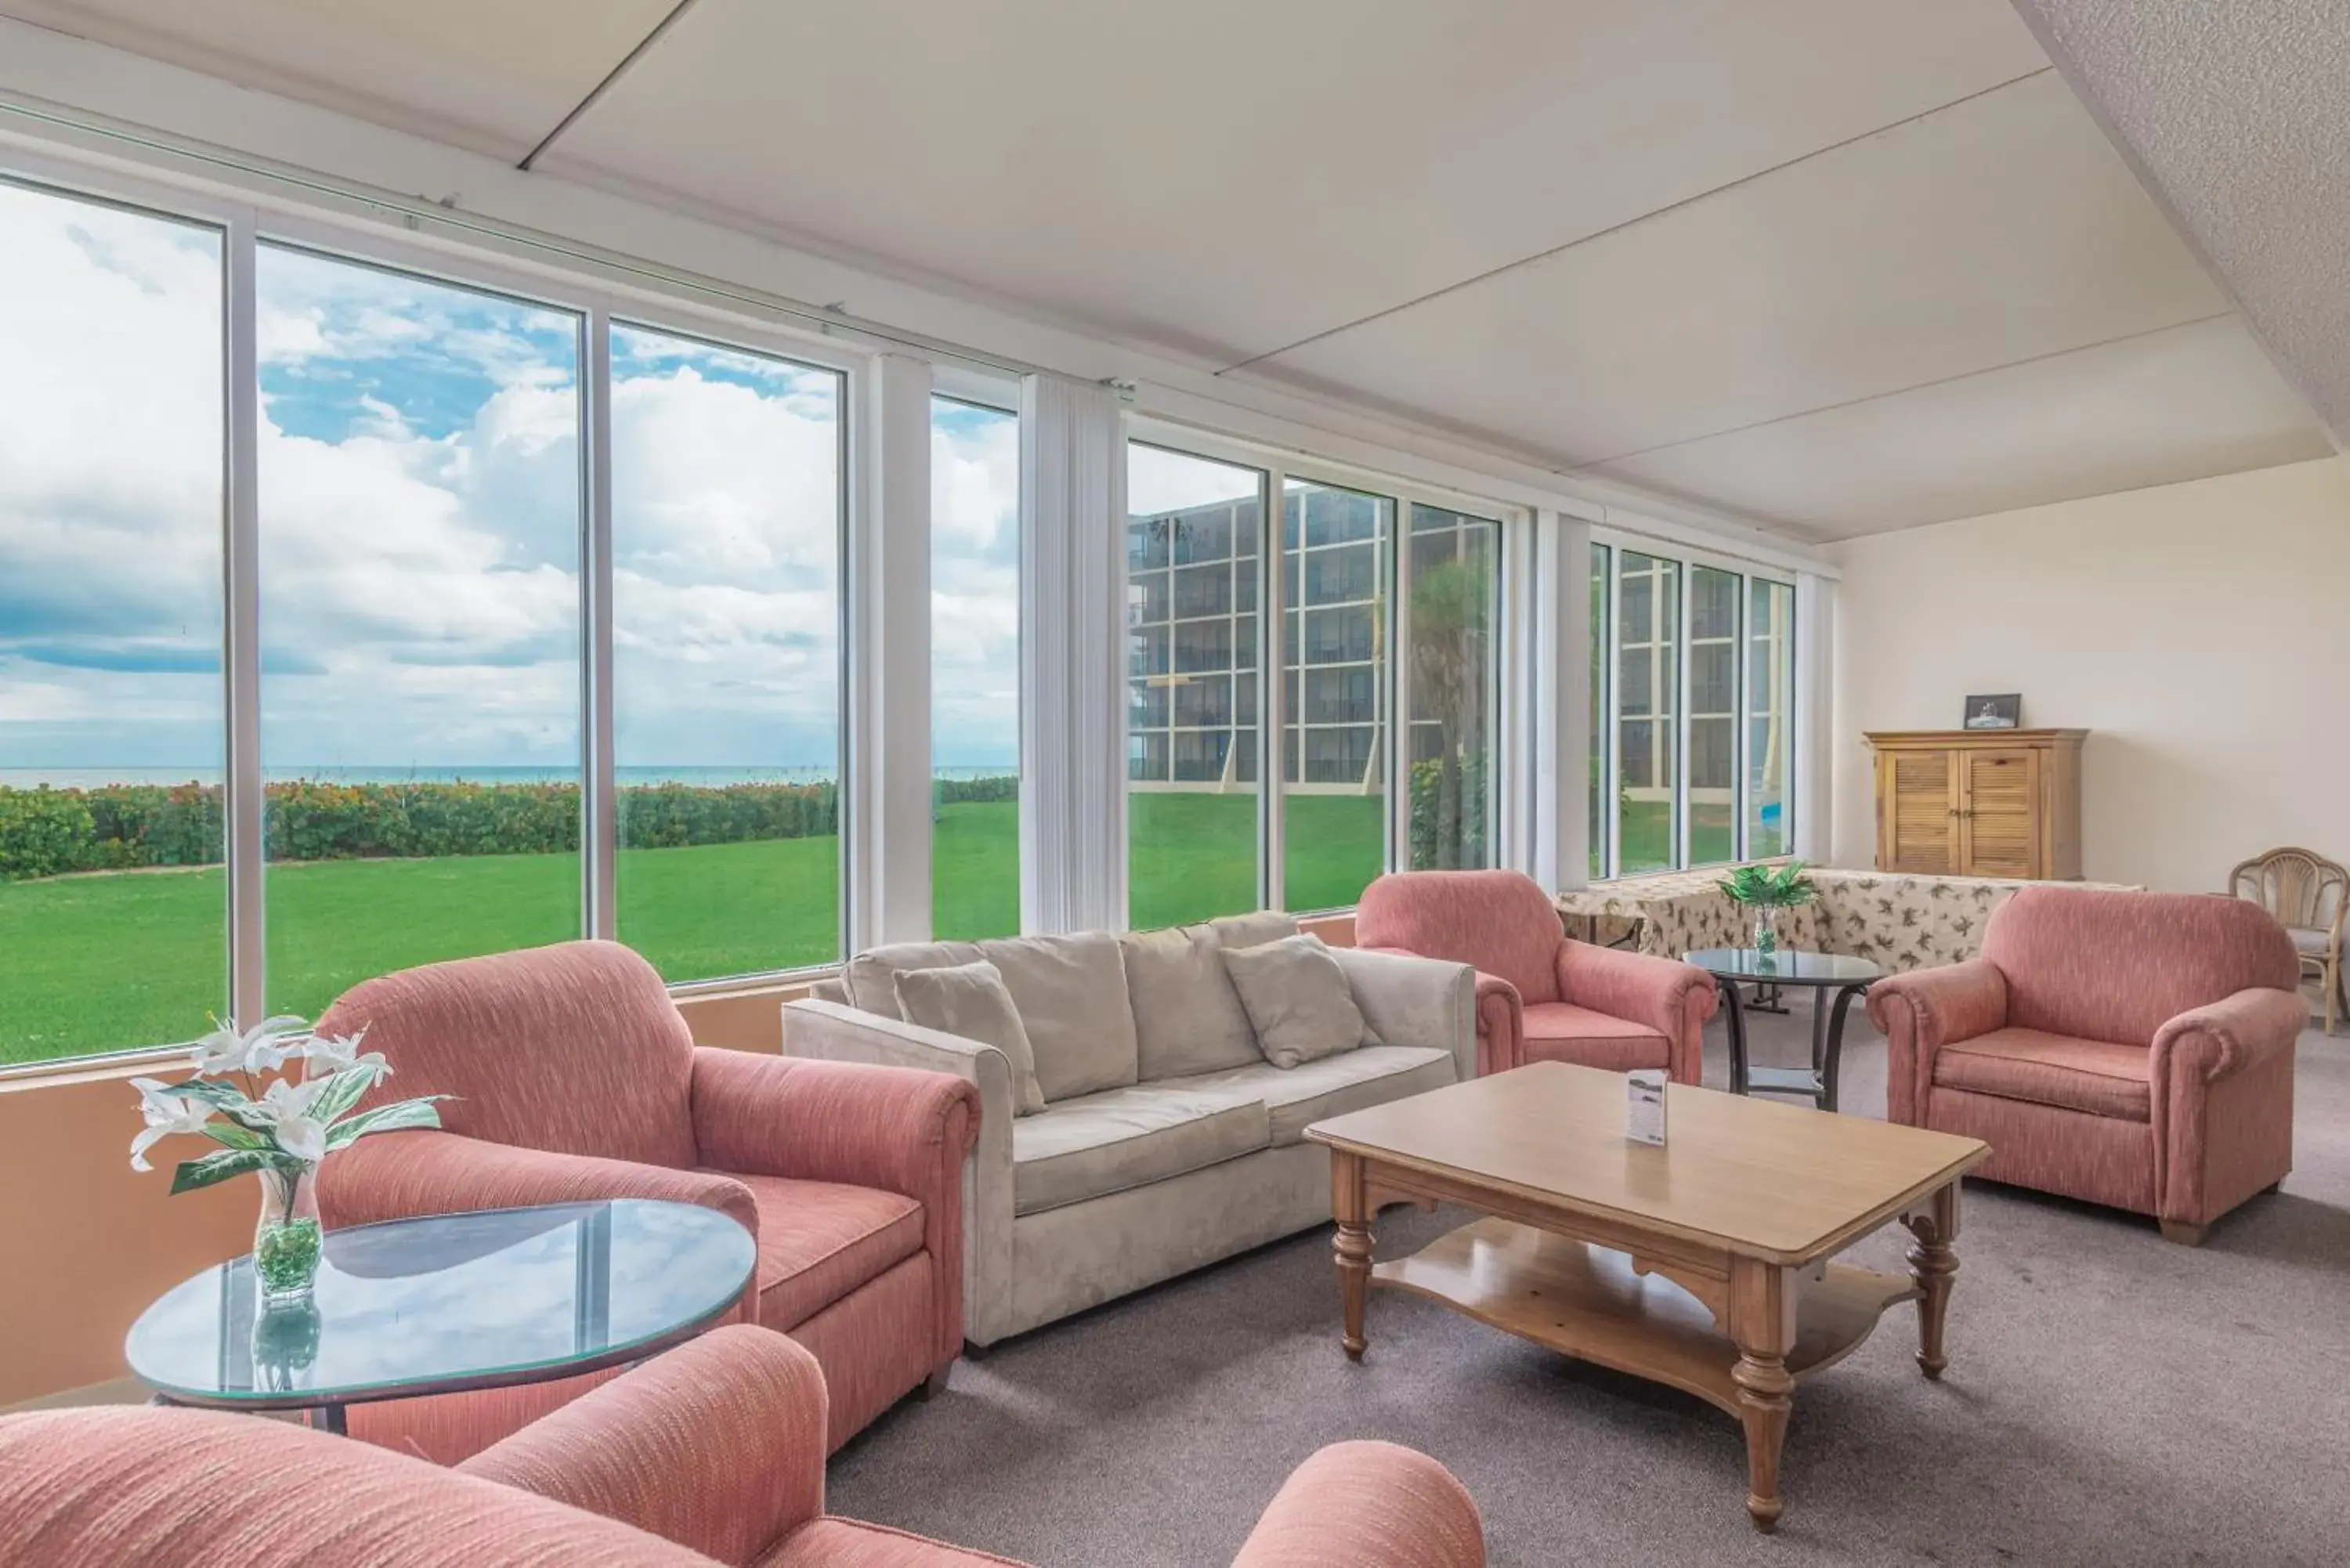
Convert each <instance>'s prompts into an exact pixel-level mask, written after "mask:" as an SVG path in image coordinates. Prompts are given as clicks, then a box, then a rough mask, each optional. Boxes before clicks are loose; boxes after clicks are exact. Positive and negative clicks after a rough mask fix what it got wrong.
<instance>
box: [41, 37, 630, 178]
mask: <svg viewBox="0 0 2350 1568" xmlns="http://www.w3.org/2000/svg"><path fill="white" fill-rule="evenodd" d="M674 4H675V0H493V3H484V0H396V3H395V0H202V3H201V4H196V3H192V0H0V15H5V16H15V17H17V18H18V19H20V20H22V21H26V22H34V23H37V24H39V25H40V26H47V27H54V28H56V29H57V30H59V31H61V32H67V33H72V34H75V35H77V36H81V37H87V38H90V39H93V40H95V41H96V42H99V43H102V44H113V45H115V46H117V47H121V48H126V49H130V50H133V51H135V52H137V53H140V54H144V55H150V56H152V57H156V58H159V59H164V60H169V61H172V63H174V64H177V65H184V66H187V67H191V68H192V69H196V70H201V71H205V72H209V73H210V74H212V75H214V76H219V77H224V78H228V79H229V80H231V81H235V82H242V83H244V85H246V86H248V87H257V88H265V89H267V90H269V91H273V92H278V93H283V94H285V95H286V96H287V97H289V98H297V99H304V100H306V101H307V102H311V103H317V104H323V105H324V106H326V107H327V108H329V109H341V110H343V111H345V112H347V113H349V114H355V115H358V116H359V117H360V118H361V119H372V120H375V121H376V122H377V123H379V124H383V125H390V126H393V127H396V128H397V129H399V130H411V131H414V132H416V133H418V134H419V135H422V136H430V137H433V138H436V139H438V140H443V141H448V142H452V143H454V144H455V145H458V146H461V147H467V148H471V149H473V151H477V152H487V153H490V154H492V155H493V156H495V157H500V158H506V159H519V158H520V157H522V155H523V154H524V153H525V152H527V151H530V149H531V148H532V147H534V146H536V145H537V143H538V140H539V139H540V138H541V137H543V136H545V135H546V133H547V132H548V131H549V130H553V129H555V127H556V124H557V123H559V122H560V121H561V120H562V119H563V117H564V116H565V115H567V114H568V113H570V112H571V109H572V106H573V105H575V104H577V102H578V101H579V100H580V99H583V98H585V97H587V94H588V93H590V92H591V91H593V90H594V89H595V87H596V84H597V83H598V82H599V81H601V80H603V79H604V77H605V74H606V73H607V72H608V71H610V70H611V68H612V67H614V66H615V65H617V64H618V63H619V61H620V60H621V59H622V58H623V57H626V56H627V54H628V52H629V50H630V49H632V48H634V47H636V46H637V44H638V42H639V40H641V39H642V38H643V37H644V36H645V35H646V34H648V33H650V32H651V31H652V30H653V28H654V27H655V26H659V25H660V19H661V18H662V17H663V16H667V15H668V14H669V11H670V8H671V5H674Z"/></svg>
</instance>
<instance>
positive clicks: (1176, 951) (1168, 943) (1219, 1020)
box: [1118, 926, 1264, 1084]
mask: <svg viewBox="0 0 2350 1568" xmlns="http://www.w3.org/2000/svg"><path fill="white" fill-rule="evenodd" d="M1118 950H1119V952H1120V954H1121V955H1122V956H1123V957H1124V959H1125V961H1126V991H1127V997H1128V1001H1129V1002H1131V1003H1132V1005H1133V1008H1134V1033H1135V1037H1136V1048H1137V1056H1138V1064H1137V1070H1138V1073H1139V1077H1140V1080H1141V1081H1142V1082H1143V1083H1146V1084H1148V1083H1155V1082H1158V1081H1159V1080H1160V1079H1163V1078H1185V1077H1190V1076H1191V1075H1193V1074H1195V1073H1213V1072H1218V1071H1221V1070H1222V1069H1223V1068H1227V1067H1245V1066H1248V1065H1250V1064H1252V1063H1261V1062H1263V1060H1264V1056H1263V1054H1262V1053H1261V1052H1259V1051H1258V1050H1257V1048H1256V1031H1255V1030H1254V1029H1253V1027H1251V1026H1250V1023H1249V1015H1248V1009H1247V1008H1245V1007H1243V1006H1242V1005H1241V993H1240V992H1237V991H1234V990H1233V989H1232V977H1231V976H1230V975H1228V974H1226V973H1225V972H1224V964H1223V959H1222V956H1221V951H1222V944H1221V943H1220V942H1219V941H1218V940H1217V937H1216V932H1215V929H1214V928H1213V927H1211V926H1183V927H1180V928H1179V929H1174V930H1168V931H1129V932H1128V933H1127V934H1126V935H1125V936H1122V937H1120V938H1119V939H1118Z"/></svg>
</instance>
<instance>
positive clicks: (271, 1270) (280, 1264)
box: [253, 1165, 326, 1307]
mask: <svg viewBox="0 0 2350 1568" xmlns="http://www.w3.org/2000/svg"><path fill="white" fill-rule="evenodd" d="M260 1176H261V1218H260V1219H259V1220H256V1221H255V1223H254V1227H253V1277H254V1280H255V1283H257V1284H258V1285H259V1286H260V1287H261V1300H262V1304H263V1305H264V1306H265V1307H272V1306H288V1305H293V1304H296V1303H302V1302H307V1301H308V1300H309V1299H310V1287H311V1286H312V1285H313V1284H315V1283H316V1282H317V1278H318V1255H319V1253H320V1252H321V1251H324V1246H325V1241H326V1231H325V1228H324V1227H323V1226H321V1225H320V1224H319V1222H318V1168H317V1166H315V1165H300V1166H296V1167H294V1168H292V1169H289V1170H264V1171H262V1172H261V1173H260Z"/></svg>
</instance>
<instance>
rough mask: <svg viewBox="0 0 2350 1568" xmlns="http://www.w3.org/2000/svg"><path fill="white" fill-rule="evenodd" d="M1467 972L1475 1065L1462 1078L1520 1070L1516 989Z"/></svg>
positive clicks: (1392, 952) (1521, 1014)
mask: <svg viewBox="0 0 2350 1568" xmlns="http://www.w3.org/2000/svg"><path fill="white" fill-rule="evenodd" d="M1334 951H1335V949H1334ZM1354 951H1356V952H1363V953H1379V954H1383V955H1388V956H1392V957H1395V958H1425V957H1426V956H1427V955H1426V954H1424V953H1416V952H1414V951H1412V950H1410V949H1409V948H1356V949H1354ZM1471 972H1472V974H1473V975H1474V976H1475V982H1474V983H1475V991H1474V992H1473V993H1472V995H1471V1006H1472V1007H1473V1008H1474V1010H1475V1012H1474V1016H1475V1019H1476V1025H1475V1027H1476V1035H1477V1047H1476V1061H1475V1062H1474V1063H1473V1064H1471V1068H1470V1071H1469V1073H1468V1074H1467V1075H1466V1076H1468V1077H1485V1076H1488V1075H1492V1074H1494V1073H1506V1072H1508V1071H1509V1070H1510V1069H1511V1068H1513V1067H1517V1066H1523V1064H1524V1063H1525V1051H1524V1045H1525V1037H1526V1029H1525V1018H1526V1012H1525V1002H1524V999H1523V998H1522V997H1521V996H1519V994H1518V988H1517V987H1516V986H1514V985H1512V984H1511V983H1510V982H1509V981H1506V980H1503V978H1502V977H1501V976H1500V975H1498V974H1487V973H1486V972H1485V971H1482V970H1476V971H1471ZM1375 1027H1376V1026H1375Z"/></svg>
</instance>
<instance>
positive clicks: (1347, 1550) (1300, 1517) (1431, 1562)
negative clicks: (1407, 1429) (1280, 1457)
mask: <svg viewBox="0 0 2350 1568" xmlns="http://www.w3.org/2000/svg"><path fill="white" fill-rule="evenodd" d="M1484 1564H1485V1532H1484V1526H1483V1524H1482V1522H1481V1521H1479V1520H1478V1517H1477V1505H1476V1504H1475V1503H1474V1502H1472V1501H1470V1498H1469V1493H1468V1491H1467V1490H1466V1489H1465V1488H1463V1487H1462V1486H1461V1483H1460V1482H1459V1481H1457V1480H1453V1479H1452V1472H1451V1471H1450V1470H1448V1469H1445V1468H1444V1467H1443V1466H1442V1465H1440V1464H1438V1463H1437V1462H1436V1461H1435V1460H1434V1459H1430V1458H1429V1457H1428V1456H1427V1455H1426V1454H1420V1453H1414V1452H1413V1451H1412V1450H1411V1449H1401V1448H1398V1447H1396V1446H1395V1445H1394V1444H1392V1443H1335V1444H1333V1445H1331V1446H1330V1447H1329V1448H1326V1449H1323V1450H1322V1451H1321V1452H1320V1453H1318V1454H1315V1456H1314V1457H1313V1458H1312V1459H1307V1460H1306V1461H1305V1463H1304V1464H1302V1465H1300V1466H1298V1467H1297V1469H1296V1470H1295V1472H1294V1473H1293V1474H1292V1475H1291V1476H1290V1478H1289V1480H1287V1481H1286V1482H1284V1484H1283V1486H1282V1489H1281V1490H1280V1492H1279V1493H1278V1494H1277V1495H1276V1496H1275V1497H1274V1500H1273V1503H1272V1506H1271V1507H1269V1508H1267V1509H1266V1510H1265V1511H1264V1517H1263V1519H1261V1520H1259V1521H1257V1527H1256V1529H1255V1531H1254V1532H1252V1533H1251V1534H1250V1536H1249V1538H1248V1542H1247V1544H1245V1545H1243V1547H1242V1548H1241V1553H1240V1555H1239V1556H1238V1557H1235V1558H1233V1559H1232V1568H1484Z"/></svg>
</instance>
